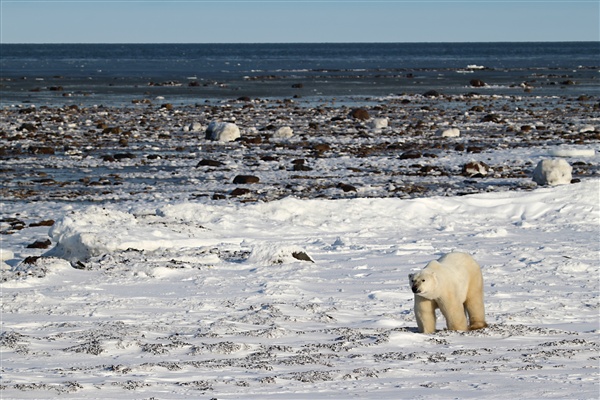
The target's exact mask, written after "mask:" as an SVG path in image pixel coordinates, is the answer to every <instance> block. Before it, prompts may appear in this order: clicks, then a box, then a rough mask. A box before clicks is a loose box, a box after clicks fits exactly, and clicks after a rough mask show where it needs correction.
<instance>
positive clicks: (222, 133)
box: [206, 121, 241, 142]
mask: <svg viewBox="0 0 600 400" xmlns="http://www.w3.org/2000/svg"><path fill="white" fill-rule="evenodd" d="M240 136H241V135H240V128H238V126H237V125H236V124H234V123H232V122H219V121H212V122H211V123H210V124H208V128H206V139H207V140H216V141H219V142H232V141H234V140H236V139H238V138H239V137H240Z"/></svg>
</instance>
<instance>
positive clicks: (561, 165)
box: [533, 158, 573, 186]
mask: <svg viewBox="0 0 600 400" xmlns="http://www.w3.org/2000/svg"><path fill="white" fill-rule="evenodd" d="M572 171H573V167H571V165H569V163H568V162H566V161H565V160H563V159H562V158H559V159H554V160H552V159H549V160H542V161H540V162H539V163H538V165H537V166H536V167H535V170H534V171H533V181H534V182H535V183H537V184H538V185H550V186H555V185H565V184H568V183H571V179H572V176H571V172H572Z"/></svg>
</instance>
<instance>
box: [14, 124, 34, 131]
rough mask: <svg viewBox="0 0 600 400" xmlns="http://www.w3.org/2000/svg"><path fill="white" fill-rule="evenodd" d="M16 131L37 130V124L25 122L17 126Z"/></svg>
mask: <svg viewBox="0 0 600 400" xmlns="http://www.w3.org/2000/svg"><path fill="white" fill-rule="evenodd" d="M17 131H27V132H37V126H35V125H34V124H31V123H28V122H26V123H24V124H21V126H19V127H18V128H17Z"/></svg>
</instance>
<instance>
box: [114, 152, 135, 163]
mask: <svg viewBox="0 0 600 400" xmlns="http://www.w3.org/2000/svg"><path fill="white" fill-rule="evenodd" d="M113 157H114V158H115V160H116V161H121V160H124V159H127V158H135V154H133V153H117V154H115V155H114V156H113Z"/></svg>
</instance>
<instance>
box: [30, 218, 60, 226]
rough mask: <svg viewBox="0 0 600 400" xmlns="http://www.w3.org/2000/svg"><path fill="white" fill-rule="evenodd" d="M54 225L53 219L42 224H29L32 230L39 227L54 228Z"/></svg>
mask: <svg viewBox="0 0 600 400" xmlns="http://www.w3.org/2000/svg"><path fill="white" fill-rule="evenodd" d="M52 225H54V220H53V219H47V220H44V221H40V222H32V223H31V224H29V226H30V227H31V228H35V227H37V226H52Z"/></svg>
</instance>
